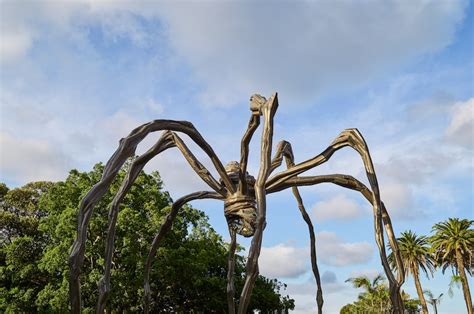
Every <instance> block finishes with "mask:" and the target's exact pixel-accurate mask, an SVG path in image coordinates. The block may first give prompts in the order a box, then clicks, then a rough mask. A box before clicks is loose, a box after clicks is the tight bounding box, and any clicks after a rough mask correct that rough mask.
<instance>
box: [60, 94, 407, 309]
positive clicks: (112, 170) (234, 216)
mask: <svg viewBox="0 0 474 314" xmlns="http://www.w3.org/2000/svg"><path fill="white" fill-rule="evenodd" d="M277 107H278V98H277V94H276V93H275V94H274V95H272V96H271V97H270V98H269V99H268V100H267V99H266V98H264V97H262V96H260V95H253V96H252V97H251V98H250V110H251V117H250V121H249V125H248V128H247V130H246V132H245V134H244V136H243V138H242V141H241V155H240V162H235V161H234V162H231V163H229V164H228V165H227V166H226V167H224V166H223V164H222V162H221V161H220V160H219V158H218V157H217V155H216V154H215V153H214V150H213V149H212V147H211V146H210V145H209V144H208V143H207V142H206V140H205V139H204V138H203V137H202V136H201V134H200V133H199V132H198V131H197V130H196V128H195V127H194V126H193V125H192V124H191V123H189V122H186V121H174V120H154V121H151V122H149V123H146V124H144V125H141V126H139V127H137V128H136V129H134V130H133V131H132V132H131V133H130V134H129V135H128V136H127V137H126V138H123V139H121V140H120V145H119V147H118V148H117V150H116V151H115V153H114V154H113V155H112V157H111V158H110V159H109V161H108V162H107V164H106V166H105V168H104V172H103V174H102V178H101V180H100V181H99V182H98V183H97V184H95V185H94V187H93V188H92V189H91V190H90V191H89V192H88V193H87V194H86V196H85V197H84V198H83V200H82V202H81V204H80V208H79V216H78V227H77V238H76V240H75V241H74V244H73V247H72V251H71V255H70V257H69V266H70V279H69V287H70V302H71V307H72V312H73V313H79V312H80V311H81V287H80V280H79V277H80V272H81V267H82V264H83V261H84V252H85V243H86V237H87V226H88V223H89V220H90V218H91V215H92V212H93V208H94V205H95V204H96V203H97V202H98V201H99V199H100V198H101V197H102V196H103V195H104V193H105V192H107V190H108V189H109V187H110V184H111V183H112V181H113V179H114V178H115V176H116V175H117V173H118V171H119V170H120V169H121V167H122V165H123V164H124V163H125V161H126V160H127V159H128V158H129V157H131V156H133V155H134V153H135V150H136V147H137V145H138V144H139V143H140V142H141V141H142V140H143V139H144V138H145V137H146V136H147V135H148V134H149V133H151V132H156V131H164V132H163V134H162V135H161V137H160V139H159V140H158V141H157V142H156V144H155V145H154V146H152V147H151V148H150V149H149V150H148V151H146V152H145V153H144V154H142V155H141V156H139V157H137V158H136V159H135V160H134V161H133V163H132V165H131V167H130V169H129V170H128V173H127V175H126V177H125V179H124V181H123V182H122V185H121V187H120V189H119V191H118V192H117V194H116V195H115V197H114V199H113V201H112V203H111V205H110V213H109V227H108V232H107V239H106V249H105V271H104V275H103V277H102V278H101V280H100V281H99V296H98V302H97V312H98V313H103V312H104V309H105V305H106V302H107V296H108V294H109V291H110V276H111V265H112V255H113V254H112V253H113V250H114V238H115V227H116V223H117V215H118V211H119V204H120V202H121V201H122V200H123V198H124V196H125V194H126V193H127V192H128V191H129V189H130V187H131V185H132V184H133V182H134V181H135V179H136V178H137V176H138V174H139V172H140V171H141V170H142V169H143V167H144V166H145V164H146V163H147V162H149V161H150V160H151V159H152V158H153V157H155V156H156V155H158V154H159V153H161V152H163V151H165V150H167V149H169V148H172V147H177V148H178V149H179V150H180V151H181V153H182V154H183V156H184V157H185V159H186V160H187V161H188V163H189V164H190V166H191V167H192V168H193V169H194V171H195V172H196V173H197V174H198V175H199V176H200V177H201V178H202V179H203V180H204V181H205V182H206V183H207V184H208V185H209V187H210V188H211V189H212V190H213V191H203V192H195V193H191V194H188V195H186V196H183V197H182V198H180V199H178V200H176V201H175V202H174V203H173V205H172V208H171V212H170V213H169V214H168V216H167V217H166V220H165V222H164V223H163V225H162V226H161V228H160V230H159V231H158V233H157V234H156V236H155V238H154V240H153V242H152V245H151V249H150V252H149V254H148V258H147V260H146V264H145V269H144V291H145V299H144V310H145V312H148V308H149V299H150V294H151V291H150V285H149V274H150V268H151V266H152V261H153V259H154V257H155V254H156V250H157V248H158V246H159V244H160V241H161V240H162V239H163V237H164V236H165V234H166V233H167V232H168V231H169V230H170V228H171V226H172V224H173V220H174V219H175V217H176V216H177V215H178V213H179V210H180V208H181V207H182V206H183V205H184V204H186V203H187V202H189V201H192V200H196V199H204V198H209V199H218V200H223V201H224V215H225V217H226V219H227V223H228V227H229V233H230V238H231V245H230V252H229V257H228V272H227V301H228V311H229V313H235V311H236V307H237V312H238V313H246V312H247V307H248V305H249V302H250V296H251V293H252V289H253V287H254V284H255V280H256V278H257V275H258V257H259V255H260V249H261V245H262V236H263V231H264V229H265V224H266V222H265V221H266V195H267V194H269V193H275V192H278V191H281V190H284V189H287V188H291V189H292V191H293V194H294V196H295V198H296V201H297V204H298V208H299V210H300V212H301V215H302V216H303V219H304V220H305V222H306V224H307V225H308V230H309V235H310V239H311V265H312V270H313V274H314V277H315V279H316V283H317V292H316V301H317V304H318V312H319V313H322V307H323V293H322V288H321V280H320V276H319V270H318V265H317V259H316V239H315V234H314V229H313V225H312V222H311V219H310V217H309V215H308V213H307V212H306V210H305V207H304V205H303V201H302V199H301V196H300V193H299V191H298V186H307V185H316V184H320V183H333V184H336V185H339V186H342V187H345V188H348V189H352V190H355V191H359V192H360V193H361V194H362V195H363V196H364V198H365V199H367V201H368V202H369V203H370V204H371V205H372V207H373V216H374V229H375V240H376V243H377V246H378V249H379V253H380V259H381V262H382V266H383V268H384V271H385V274H386V276H387V279H388V281H389V288H390V299H391V303H392V307H393V310H394V312H395V313H403V303H402V300H401V297H400V287H401V285H402V283H403V281H404V270H403V263H402V261H401V259H400V254H399V252H398V246H397V242H396V240H395V236H394V232H393V229H392V224H391V221H390V217H389V214H388V212H387V210H386V208H385V206H384V204H383V203H382V201H381V200H380V193H379V187H378V183H377V177H376V175H375V172H374V166H373V164H372V160H371V157H370V154H369V150H368V147H367V144H366V143H365V140H364V139H363V137H362V135H361V134H360V133H359V131H358V130H357V129H346V130H344V131H342V132H341V133H340V134H339V136H337V138H336V139H335V140H334V141H333V142H332V144H331V145H329V146H328V147H327V148H326V149H325V150H324V151H323V152H322V153H320V154H318V155H316V156H315V157H314V158H311V159H308V160H306V161H303V162H301V163H297V164H295V162H294V157H293V151H292V148H291V144H290V143H289V142H286V141H281V142H279V143H278V145H277V147H276V152H275V154H274V156H273V158H272V156H271V154H272V140H273V119H274V115H275V113H276V110H277ZM261 119H263V130H262V137H261V156H260V170H259V173H258V175H257V178H256V179H255V178H254V177H253V176H251V175H249V174H248V172H247V161H248V156H249V143H250V140H251V138H252V136H253V134H254V132H255V130H256V129H257V128H258V126H259V125H260V120H261ZM178 132H179V133H184V134H186V135H188V136H189V137H190V138H191V139H192V140H193V141H194V142H195V143H196V144H197V145H198V146H199V147H200V148H201V149H202V150H203V151H204V152H205V153H206V154H207V155H208V156H209V157H210V159H211V161H212V163H213V165H214V167H215V168H216V170H217V172H218V174H219V177H220V178H219V180H216V179H215V178H214V177H213V176H212V174H211V173H210V172H209V171H208V170H207V169H206V168H205V167H204V165H203V164H202V163H201V162H200V161H199V160H198V159H197V158H196V157H195V156H194V155H193V153H192V152H191V151H190V150H189V149H188V147H187V146H186V145H185V144H184V142H183V141H182V139H181V138H180V137H179V135H178ZM346 146H349V147H352V148H353V149H354V150H356V151H357V152H358V153H359V155H360V156H361V157H362V161H363V164H364V167H365V171H366V175H367V178H368V180H369V182H370V189H369V188H368V187H366V186H365V185H364V184H363V183H362V182H360V181H359V180H357V179H356V178H354V177H352V176H349V175H344V174H330V175H320V176H300V174H302V173H304V172H305V171H307V170H309V169H312V168H314V167H317V166H319V165H321V164H323V163H325V162H326V161H328V160H329V159H330V158H331V156H332V155H333V154H334V153H335V152H336V151H337V150H339V149H341V148H343V147H346ZM283 159H285V162H286V168H287V169H286V170H284V171H281V172H278V173H276V174H274V175H271V174H272V173H273V172H274V171H275V170H276V169H277V168H278V167H279V166H280V165H281V164H282V162H283ZM384 230H385V232H386V234H387V236H388V240H389V243H390V246H391V248H392V250H393V252H394V253H395V257H396V264H397V273H396V276H395V275H394V273H393V272H392V270H391V269H390V266H389V263H388V261H387V255H386V251H385V242H384ZM237 234H239V235H242V236H244V237H253V239H252V242H251V247H250V251H249V254H248V258H247V264H246V279H245V284H244V286H243V289H242V292H241V294H240V298H239V302H238V306H237V305H236V299H235V289H234V284H233V274H234V266H235V249H236V246H237Z"/></svg>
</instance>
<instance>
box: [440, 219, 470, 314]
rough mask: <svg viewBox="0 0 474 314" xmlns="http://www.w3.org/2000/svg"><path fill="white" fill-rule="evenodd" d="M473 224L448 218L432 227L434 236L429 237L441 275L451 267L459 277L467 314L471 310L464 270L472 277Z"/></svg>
mask: <svg viewBox="0 0 474 314" xmlns="http://www.w3.org/2000/svg"><path fill="white" fill-rule="evenodd" d="M473 224H474V220H468V219H459V218H449V219H448V220H447V221H443V222H440V223H437V224H435V225H434V226H433V229H432V231H434V232H435V234H434V235H433V236H432V237H431V243H432V248H433V250H434V254H435V258H436V262H437V264H438V266H442V269H443V273H444V271H445V270H446V268H448V267H451V268H452V269H453V271H455V273H456V274H459V276H461V284H462V290H463V293H464V301H465V302H466V307H467V312H468V313H469V314H472V313H473V310H472V299H471V292H470V291H469V284H468V282H467V277H466V273H465V270H467V272H468V273H469V274H470V275H471V276H472V273H471V265H472V256H473V249H474V230H473V229H472V228H471V226H472V225H473Z"/></svg>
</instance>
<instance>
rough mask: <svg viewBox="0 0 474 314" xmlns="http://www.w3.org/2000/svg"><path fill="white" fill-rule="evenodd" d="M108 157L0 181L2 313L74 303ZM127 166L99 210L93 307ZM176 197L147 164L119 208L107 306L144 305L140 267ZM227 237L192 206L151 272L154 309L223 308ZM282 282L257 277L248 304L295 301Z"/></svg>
mask: <svg viewBox="0 0 474 314" xmlns="http://www.w3.org/2000/svg"><path fill="white" fill-rule="evenodd" d="M102 169H103V166H102V165H100V164H98V165H96V166H95V167H94V170H93V171H91V172H79V171H77V170H72V171H71V172H70V173H69V176H68V178H67V179H66V180H65V181H64V182H57V183H48V182H35V183H29V184H27V185H25V186H24V187H21V188H17V189H13V190H8V188H7V187H6V186H5V185H4V184H0V197H1V199H0V206H1V207H0V223H1V225H0V227H1V234H0V235H1V237H0V241H1V245H2V246H1V250H0V280H1V287H0V312H6V313H17V312H28V313H34V312H67V311H68V307H69V305H68V275H69V269H68V265H67V260H68V255H69V250H70V247H71V244H72V242H73V239H74V237H75V236H76V223H77V210H78V204H79V202H80V200H81V199H82V197H83V196H84V195H85V193H87V191H89V189H90V188H91V187H92V185H93V184H94V183H96V182H97V181H99V179H100V176H101V173H102ZM124 175H125V172H124V171H121V172H120V174H119V176H118V178H117V180H115V181H114V183H113V184H112V186H111V191H110V192H108V193H107V194H106V195H104V197H103V198H102V200H101V201H100V202H99V203H98V204H97V206H96V207H95V209H94V211H95V212H94V215H93V217H92V219H91V221H90V225H89V230H88V241H87V245H86V253H85V259H84V265H83V273H82V276H81V285H82V295H83V303H84V312H85V313H89V312H94V310H95V302H96V298H97V281H98V280H99V278H100V277H101V275H102V273H103V266H104V251H105V243H104V242H105V237H106V232H107V224H108V222H107V219H108V208H109V207H108V205H109V204H110V202H111V200H112V198H113V195H114V194H115V192H116V191H117V190H118V188H119V186H120V183H121V182H122V180H123V178H124ZM170 205H171V198H170V197H169V195H168V193H166V192H163V191H162V182H161V180H160V177H159V175H158V173H152V174H145V173H143V172H142V173H141V174H140V175H139V177H138V178H137V181H136V183H135V184H134V185H133V187H132V188H131V190H130V192H129V193H128V194H127V196H126V197H125V199H124V201H123V203H122V205H121V207H120V213H119V216H118V224H117V231H116V241H115V251H114V258H113V266H112V280H111V282H112V290H111V294H110V297H109V302H108V307H107V311H111V310H114V311H116V312H140V311H141V310H142V295H143V267H144V263H145V259H146V256H147V254H148V250H149V247H150V245H151V242H152V239H153V237H154V235H155V233H156V232H157V231H158V229H159V227H160V226H161V224H162V222H163V220H164V219H165V216H166V214H167V213H168V212H169V210H170ZM227 250H228V244H227V243H225V242H224V241H223V240H222V238H221V237H220V236H219V235H218V234H217V233H216V232H215V231H214V230H213V229H212V228H211V227H210V226H209V224H208V222H207V217H206V216H205V214H204V213H203V212H201V211H199V210H197V209H194V208H192V207H190V206H185V207H184V208H183V209H182V211H181V213H180V215H179V216H178V218H177V220H176V221H175V223H174V225H173V228H172V230H171V231H170V233H169V234H168V235H167V236H166V237H165V239H164V240H163V243H162V246H161V248H159V249H158V252H157V257H156V259H155V261H154V264H153V270H152V273H151V277H150V278H151V280H150V283H151V289H152V298H153V300H152V303H151V306H152V311H153V312H158V311H160V312H165V311H170V312H189V311H191V310H193V311H199V312H206V313H207V312H225V311H226V309H227V301H226V290H225V289H226V272H227ZM243 280H244V259H243V258H242V257H238V259H237V265H236V286H237V290H238V291H239V288H240V287H241V286H242V285H243ZM284 287H285V286H284V285H282V284H281V283H280V282H278V281H276V280H270V279H267V278H265V277H263V276H259V278H258V279H257V283H256V287H255V289H254V297H253V299H252V303H251V309H260V310H262V311H264V312H265V311H272V310H284V309H293V308H294V301H293V300H292V299H290V298H289V297H288V296H285V297H283V296H282V295H281V289H282V288H284Z"/></svg>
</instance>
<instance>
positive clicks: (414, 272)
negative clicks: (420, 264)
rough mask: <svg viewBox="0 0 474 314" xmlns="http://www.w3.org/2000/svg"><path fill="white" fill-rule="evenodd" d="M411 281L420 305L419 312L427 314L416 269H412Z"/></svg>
mask: <svg viewBox="0 0 474 314" xmlns="http://www.w3.org/2000/svg"><path fill="white" fill-rule="evenodd" d="M413 279H415V287H416V292H417V293H418V298H419V299H420V303H421V311H422V312H423V314H428V306H427V305H426V300H425V296H424V295H423V289H421V283H420V278H419V275H418V268H415V269H413Z"/></svg>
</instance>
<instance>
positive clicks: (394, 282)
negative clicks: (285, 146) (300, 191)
mask: <svg viewBox="0 0 474 314" xmlns="http://www.w3.org/2000/svg"><path fill="white" fill-rule="evenodd" d="M320 183H333V184H336V185H339V186H342V187H345V188H348V189H351V190H355V191H359V192H360V193H361V194H362V195H363V196H364V198H365V199H367V201H368V202H369V203H371V204H372V205H373V208H374V220H375V221H377V216H378V215H379V213H378V211H377V210H376V206H375V205H376V204H374V198H373V192H372V191H371V190H370V189H369V188H367V187H366V186H365V185H364V184H363V183H362V182H360V181H359V180H357V179H356V178H354V177H352V176H349V175H343V174H332V175H320V176H305V177H292V178H289V179H287V180H286V181H283V182H282V183H279V184H277V185H275V186H273V187H272V188H268V189H267V193H275V192H278V191H281V190H284V189H287V188H289V187H296V186H308V185H316V184H320ZM380 209H381V217H382V221H383V224H384V227H385V232H386V233H387V236H388V240H389V243H390V246H391V247H392V251H393V253H394V256H395V262H396V265H397V266H396V270H397V278H396V279H395V277H394V275H393V272H392V270H391V268H390V267H386V265H387V264H388V263H387V262H386V253H385V243H384V242H383V238H382V241H381V242H380V240H379V237H377V236H376V240H377V245H378V247H379V252H380V256H381V260H382V265H383V267H384V271H385V274H386V275H387V279H388V280H389V284H390V298H391V300H392V303H393V305H394V307H395V312H396V313H402V312H403V307H400V306H402V305H403V303H400V302H402V301H401V297H400V287H401V285H402V284H403V282H404V280H405V270H404V267H403V262H402V259H401V256H400V251H399V249H398V243H397V241H396V238H395V232H394V231H393V227H392V222H391V219H390V215H389V214H388V211H387V209H386V207H385V204H384V203H383V202H382V201H381V202H380ZM384 260H385V262H384ZM397 306H398V308H397Z"/></svg>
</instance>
